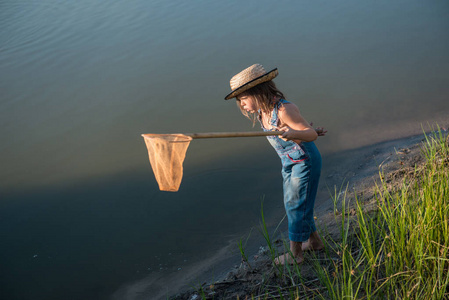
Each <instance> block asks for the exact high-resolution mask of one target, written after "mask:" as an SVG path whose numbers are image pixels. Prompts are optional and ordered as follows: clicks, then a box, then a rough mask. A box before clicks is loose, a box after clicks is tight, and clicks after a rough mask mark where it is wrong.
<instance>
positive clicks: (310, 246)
mask: <svg viewBox="0 0 449 300" xmlns="http://www.w3.org/2000/svg"><path fill="white" fill-rule="evenodd" d="M321 249H324V243H323V241H322V240H321V238H320V236H319V235H318V232H317V231H314V232H312V233H311V234H310V237H309V239H308V240H307V241H305V242H304V243H302V245H301V250H302V251H318V250H321Z"/></svg>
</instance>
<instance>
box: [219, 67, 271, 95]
mask: <svg viewBox="0 0 449 300" xmlns="http://www.w3.org/2000/svg"><path fill="white" fill-rule="evenodd" d="M278 74H279V71H278V69H277V68H276V69H273V70H271V71H269V72H267V73H266V74H264V75H262V76H259V77H257V78H255V79H253V80H251V81H249V82H247V83H245V84H244V85H242V86H239V87H238V88H236V89H235V90H233V91H232V92H231V93H230V94H228V95H227V96H226V97H225V100H229V99H232V98H234V97H236V96H238V95H239V94H241V93H243V92H244V91H247V90H249V89H250V88H253V87H255V86H256V85H258V84H261V83H263V82H267V81H270V80H272V79H273V78H275V77H276V76H278Z"/></svg>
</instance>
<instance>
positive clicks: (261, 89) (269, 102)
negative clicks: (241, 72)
mask: <svg viewBox="0 0 449 300" xmlns="http://www.w3.org/2000/svg"><path fill="white" fill-rule="evenodd" d="M239 96H253V97H254V99H255V100H256V103H257V106H258V107H259V108H260V110H261V111H262V112H264V113H266V114H269V113H270V112H271V111H272V110H273V108H274V105H275V104H276V103H277V102H278V101H279V99H285V96H284V94H283V93H282V92H281V91H280V90H278V88H277V87H276V84H275V83H274V82H273V81H272V80H270V81H267V82H263V83H261V84H258V85H256V86H255V87H253V88H250V89H249V90H247V91H244V92H243V93H241V94H239V95H238V96H237V97H236V98H237V100H238V98H239ZM237 106H238V107H239V108H240V111H241V112H242V114H243V115H244V116H245V117H247V118H248V119H250V120H251V121H252V122H253V126H254V124H255V123H256V117H257V114H255V113H254V114H250V113H248V112H247V111H246V110H244V109H243V107H242V105H241V103H240V101H237Z"/></svg>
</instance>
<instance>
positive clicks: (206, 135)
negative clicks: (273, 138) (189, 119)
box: [183, 131, 284, 139]
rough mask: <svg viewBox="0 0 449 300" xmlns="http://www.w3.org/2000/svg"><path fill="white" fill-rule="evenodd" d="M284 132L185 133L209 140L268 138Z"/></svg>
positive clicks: (192, 136) (194, 137)
mask: <svg viewBox="0 0 449 300" xmlns="http://www.w3.org/2000/svg"><path fill="white" fill-rule="evenodd" d="M283 133H284V132H283V131H247V132H205V133H183V134H184V135H187V136H190V137H191V138H192V139H207V138H228V137H252V136H268V135H281V134H283Z"/></svg>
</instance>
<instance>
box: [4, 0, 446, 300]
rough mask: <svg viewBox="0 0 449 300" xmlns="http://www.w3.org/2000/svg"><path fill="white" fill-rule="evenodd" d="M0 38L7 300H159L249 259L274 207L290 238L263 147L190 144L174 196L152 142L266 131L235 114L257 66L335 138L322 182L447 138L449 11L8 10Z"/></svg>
mask: <svg viewBox="0 0 449 300" xmlns="http://www.w3.org/2000/svg"><path fill="white" fill-rule="evenodd" d="M0 28H1V29H0V93H1V94H0V140H1V142H0V154H1V155H0V166H1V167H0V198H1V199H0V240H1V245H0V266H1V267H0V298H2V299H110V298H114V299H154V298H157V297H158V296H160V295H162V296H163V295H165V294H171V293H173V292H176V289H177V286H176V282H181V280H180V278H182V279H183V280H184V283H185V284H190V285H194V284H196V283H198V282H197V280H199V279H197V278H198V277H197V274H198V272H202V271H205V270H206V267H207V266H211V265H213V264H212V262H215V261H217V257H223V256H227V255H229V254H236V252H237V251H238V248H237V244H236V243H235V239H239V238H241V237H242V236H245V235H248V233H249V232H250V228H251V227H257V226H258V224H259V219H260V207H261V201H262V199H264V209H265V211H266V215H267V220H268V222H269V223H270V224H277V222H279V220H280V219H281V218H282V215H283V208H282V195H281V193H282V191H281V177H280V173H279V171H280V164H279V159H278V158H277V156H276V154H275V153H274V151H273V150H272V149H271V148H270V146H269V144H268V143H267V142H266V141H265V139H264V138H246V139H241V138H240V139H220V140H195V141H193V142H192V143H191V145H190V148H189V150H188V152H187V157H186V160H185V163H184V170H185V172H184V179H183V182H182V185H181V189H180V191H179V192H177V193H166V192H160V191H159V190H158V188H157V184H156V182H155V179H154V176H153V174H152V171H151V168H150V165H149V162H148V156H147V153H146V149H145V145H144V142H143V139H142V138H141V136H140V134H142V133H177V132H209V131H250V130H259V128H258V126H257V125H256V127H255V128H252V126H251V123H250V122H249V121H248V120H246V119H245V118H243V117H242V116H241V115H240V113H239V111H238V110H237V108H236V105H235V103H234V101H224V100H223V98H224V96H225V95H226V94H227V93H228V92H229V90H230V88H229V84H228V82H229V79H230V78H231V77H232V76H233V75H234V74H235V73H237V72H239V71H240V70H242V69H243V68H246V67H248V66H249V65H251V64H253V63H262V64H263V65H264V66H265V67H266V69H272V68H275V67H278V69H279V72H280V75H279V76H278V78H276V80H275V81H276V83H277V85H278V87H279V88H280V89H281V90H282V91H284V92H285V94H286V95H287V98H288V99H289V100H291V101H293V102H295V103H296V104H297V105H298V106H299V107H300V109H301V111H302V114H303V115H304V116H305V118H306V119H307V120H308V121H313V122H314V123H315V125H320V126H325V127H326V128H327V129H328V130H329V134H328V135H327V136H326V137H324V138H320V140H319V141H318V142H317V145H318V146H319V148H320V150H321V152H322V154H323V157H324V162H325V165H324V168H326V163H328V164H331V163H332V161H329V159H327V157H328V155H329V154H332V153H335V152H338V151H343V150H346V149H353V148H357V147H360V146H366V145H370V144H373V143H376V142H380V141H385V140H388V139H393V138H399V137H404V136H408V135H412V134H416V133H420V132H421V131H422V129H421V124H423V125H424V126H425V127H426V126H427V122H428V121H430V122H434V121H437V122H440V125H442V126H445V125H446V124H447V123H448V116H449V101H448V100H449V55H448V53H449V4H448V2H446V1H414V0H412V1H375V2H371V1H370V2H364V1H355V0H354V1H338V2H335V1H282V2H279V1H191V2H188V1H143V0H131V1H124V0H113V1H98V0H89V1H87V0H80V1H55V0H47V1H20V0H18V1H12V0H6V1H0ZM326 199H327V198H326V197H324V198H322V199H318V201H320V200H321V201H324V200H326ZM251 234H252V235H254V236H256V235H258V232H257V230H254V231H253V232H252V233H251ZM220 251H221V252H220ZM233 251H234V252H233ZM203 267H204V268H203ZM217 268H218V267H217ZM212 269H213V268H212ZM217 270H218V269H217ZM217 272H218V271H217Z"/></svg>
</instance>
